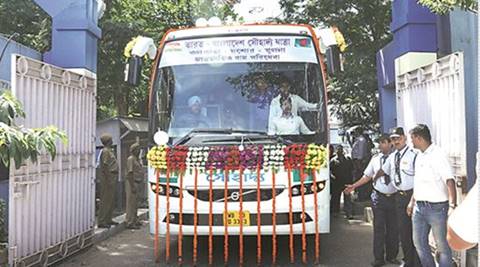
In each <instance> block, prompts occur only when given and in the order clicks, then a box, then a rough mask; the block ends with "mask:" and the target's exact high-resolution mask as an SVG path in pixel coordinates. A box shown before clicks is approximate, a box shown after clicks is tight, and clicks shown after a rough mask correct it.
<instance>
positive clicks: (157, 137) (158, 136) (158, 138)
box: [153, 131, 170, 146]
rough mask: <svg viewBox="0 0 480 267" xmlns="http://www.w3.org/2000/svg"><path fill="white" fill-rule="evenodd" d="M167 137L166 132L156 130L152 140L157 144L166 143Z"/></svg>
mask: <svg viewBox="0 0 480 267" xmlns="http://www.w3.org/2000/svg"><path fill="white" fill-rule="evenodd" d="M169 138H170V137H169V136H168V134H167V133H166V132H164V131H158V132H156V133H155V134H154V135H153V141H155V144H157V145H159V146H161V145H166V144H167V143H168V139H169Z"/></svg>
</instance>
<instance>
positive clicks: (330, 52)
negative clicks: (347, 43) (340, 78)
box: [325, 45, 343, 76]
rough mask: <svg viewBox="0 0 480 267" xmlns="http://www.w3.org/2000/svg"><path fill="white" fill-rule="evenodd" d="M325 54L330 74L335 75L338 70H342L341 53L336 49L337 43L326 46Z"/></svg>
mask: <svg viewBox="0 0 480 267" xmlns="http://www.w3.org/2000/svg"><path fill="white" fill-rule="evenodd" d="M325 54H326V56H327V71H328V74H330V75H332V76H333V75H336V74H338V73H339V72H342V71H343V64H342V55H341V54H340V50H339V49H338V46H337V45H332V46H329V47H328V48H327V51H326V53H325Z"/></svg>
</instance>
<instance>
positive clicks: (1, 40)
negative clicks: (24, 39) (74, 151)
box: [0, 29, 42, 82]
mask: <svg viewBox="0 0 480 267" xmlns="http://www.w3.org/2000/svg"><path fill="white" fill-rule="evenodd" d="M0 30H1V29H0ZM7 40H8V36H2V35H0V53H1V52H2V50H3V49H4V47H5V45H6V44H7ZM12 54H20V55H23V56H27V57H30V58H33V59H37V60H41V59H42V54H41V53H40V52H38V51H36V50H34V49H32V48H29V47H27V46H24V45H22V44H19V43H17V42H15V41H13V40H11V41H10V42H9V43H8V46H7V48H6V49H5V53H4V54H3V57H2V59H1V61H0V80H3V81H7V82H9V81H10V75H11V73H10V72H11V64H10V62H11V55H12Z"/></svg>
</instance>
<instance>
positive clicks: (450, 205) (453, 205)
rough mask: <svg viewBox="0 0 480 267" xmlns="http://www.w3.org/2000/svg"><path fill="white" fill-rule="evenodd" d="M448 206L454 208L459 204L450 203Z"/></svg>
mask: <svg viewBox="0 0 480 267" xmlns="http://www.w3.org/2000/svg"><path fill="white" fill-rule="evenodd" d="M448 206H449V207H450V208H452V209H454V208H456V207H457V204H455V203H450V204H448Z"/></svg>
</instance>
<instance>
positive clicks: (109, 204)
mask: <svg viewBox="0 0 480 267" xmlns="http://www.w3.org/2000/svg"><path fill="white" fill-rule="evenodd" d="M100 141H101V142H102V144H103V149H102V150H101V151H100V153H101V154H100V156H99V157H100V162H99V168H100V174H101V177H100V210H99V212H98V227H100V228H110V225H114V224H118V223H116V222H114V221H112V215H113V209H114V207H115V185H116V181H117V177H118V164H117V159H116V158H115V154H114V153H113V150H112V144H113V142H112V136H111V135H109V134H103V135H102V136H101V137H100Z"/></svg>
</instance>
